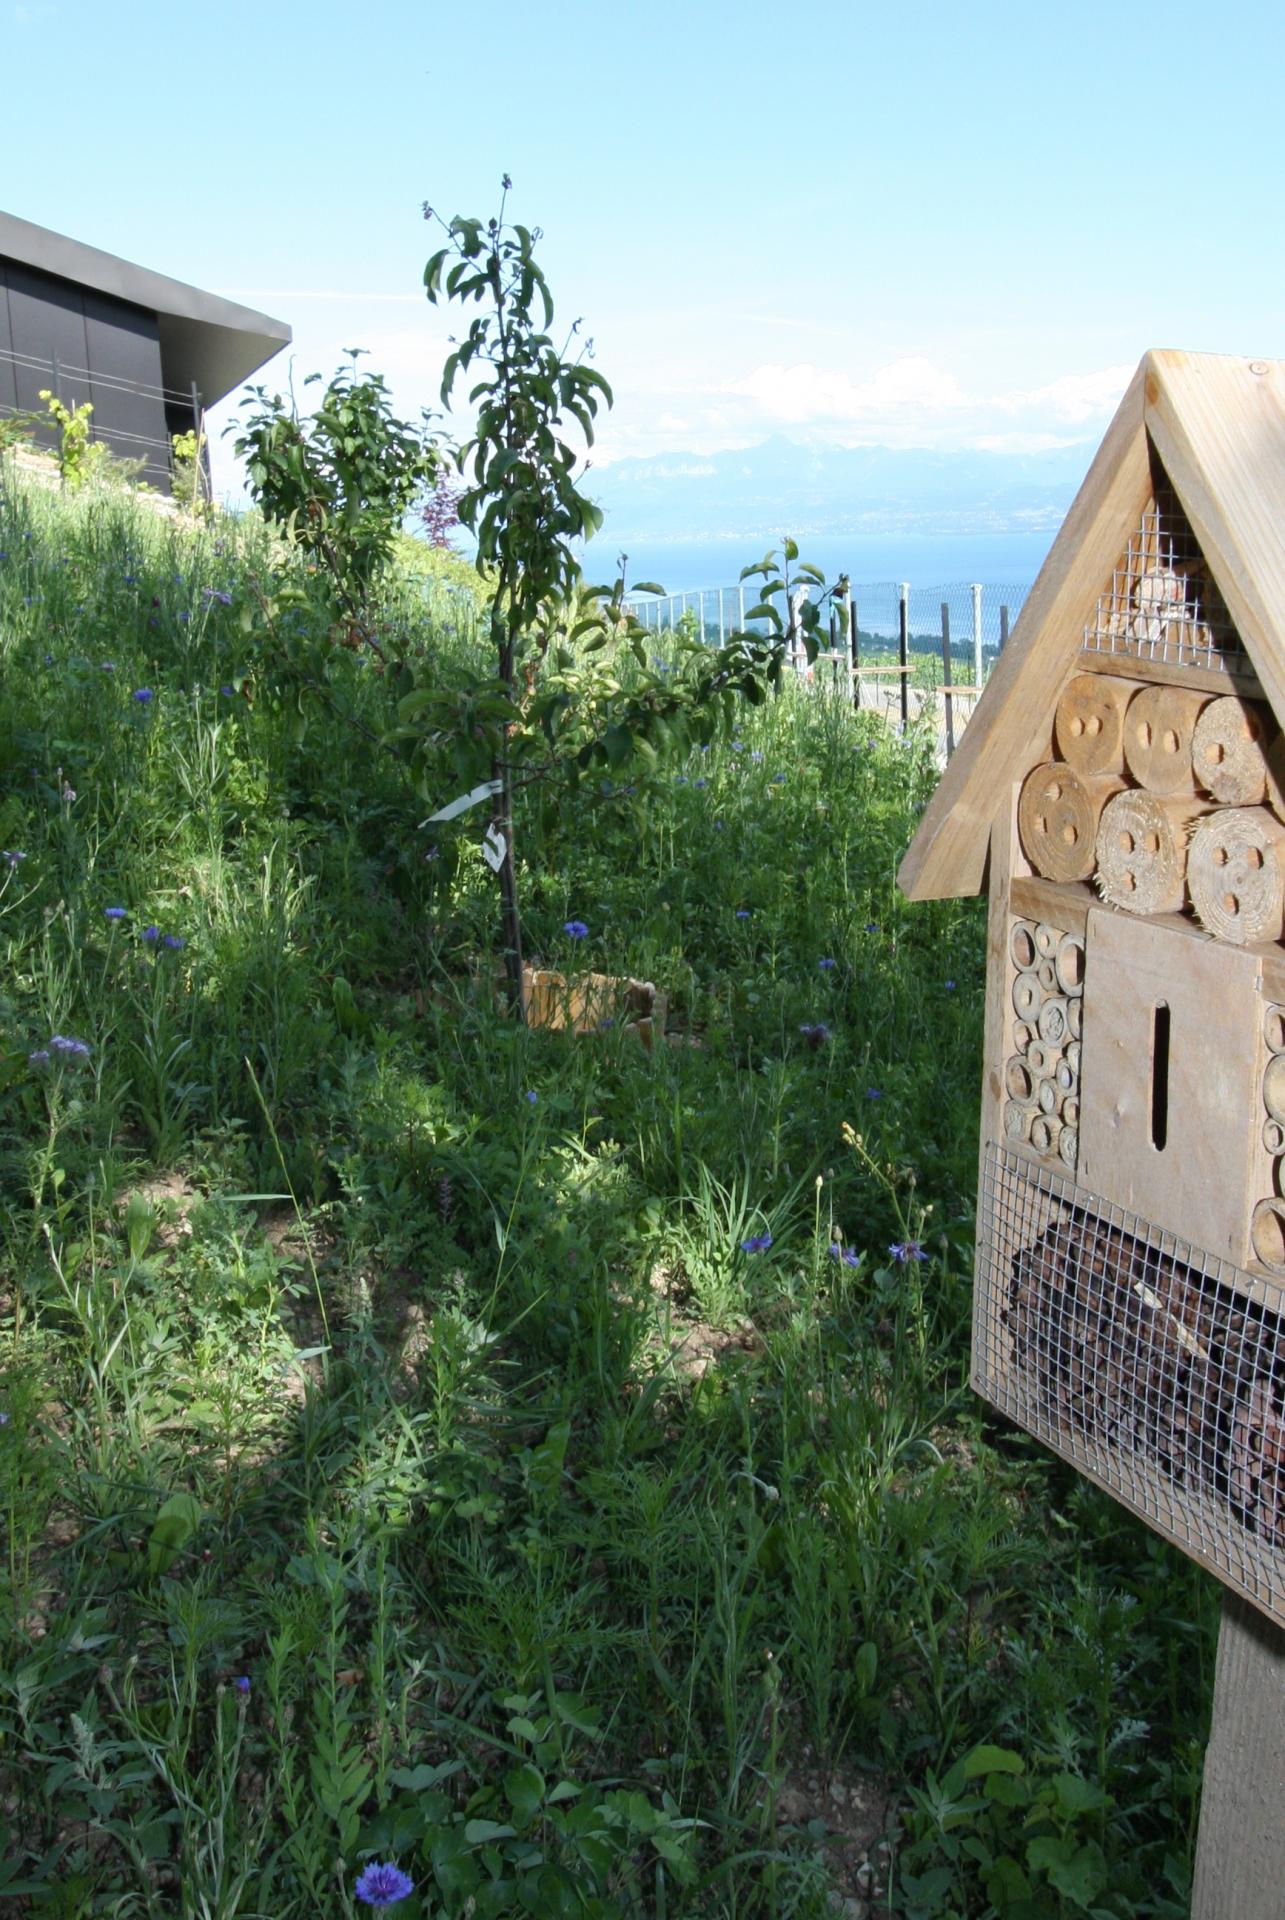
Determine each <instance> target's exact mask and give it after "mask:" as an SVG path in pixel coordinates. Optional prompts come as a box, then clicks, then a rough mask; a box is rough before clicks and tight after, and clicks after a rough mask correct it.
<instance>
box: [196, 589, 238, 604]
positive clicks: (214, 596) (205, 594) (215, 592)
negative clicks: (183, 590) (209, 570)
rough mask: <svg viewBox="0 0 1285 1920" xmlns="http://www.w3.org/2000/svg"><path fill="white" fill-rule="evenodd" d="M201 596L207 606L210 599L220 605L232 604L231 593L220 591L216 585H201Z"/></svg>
mask: <svg viewBox="0 0 1285 1920" xmlns="http://www.w3.org/2000/svg"><path fill="white" fill-rule="evenodd" d="M201 598H202V599H203V600H204V601H205V602H206V604H207V606H208V604H209V603H210V601H212V600H217V601H218V603H219V605H220V606H221V607H230V606H231V605H232V595H231V594H230V593H224V592H222V591H221V589H220V588H218V587H202V588H201Z"/></svg>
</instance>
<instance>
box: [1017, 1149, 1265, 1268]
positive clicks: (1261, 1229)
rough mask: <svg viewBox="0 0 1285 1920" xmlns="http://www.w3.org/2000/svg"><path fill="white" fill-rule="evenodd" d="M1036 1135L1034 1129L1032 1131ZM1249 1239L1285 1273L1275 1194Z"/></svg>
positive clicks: (1260, 1208)
mask: <svg viewBox="0 0 1285 1920" xmlns="http://www.w3.org/2000/svg"><path fill="white" fill-rule="evenodd" d="M1031 1131H1032V1133H1034V1128H1032V1129H1031ZM1249 1237H1250V1239H1251V1241H1252V1242H1253V1247H1254V1256H1255V1258H1256V1259H1257V1260H1259V1261H1261V1263H1262V1265H1263V1266H1265V1267H1270V1269H1271V1271H1272V1272H1273V1273H1285V1200H1281V1199H1278V1198H1277V1196H1276V1195H1275V1194H1273V1195H1271V1196H1270V1197H1269V1198H1268V1199H1266V1200H1260V1201H1259V1203H1258V1205H1257V1206H1256V1207H1255V1208H1254V1214H1253V1219H1252V1221H1251V1223H1250V1229H1249Z"/></svg>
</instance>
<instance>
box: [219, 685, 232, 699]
mask: <svg viewBox="0 0 1285 1920" xmlns="http://www.w3.org/2000/svg"><path fill="white" fill-rule="evenodd" d="M219 692H220V693H221V694H222V695H223V698H224V699H225V700H230V699H231V698H232V695H233V694H234V693H235V692H236V688H235V687H220V688H219Z"/></svg>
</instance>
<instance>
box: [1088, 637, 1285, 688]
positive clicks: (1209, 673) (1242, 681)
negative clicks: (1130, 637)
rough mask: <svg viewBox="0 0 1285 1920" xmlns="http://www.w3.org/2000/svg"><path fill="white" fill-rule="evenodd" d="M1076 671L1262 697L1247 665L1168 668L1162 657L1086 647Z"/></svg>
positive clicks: (1149, 683)
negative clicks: (1238, 667) (1144, 657)
mask: <svg viewBox="0 0 1285 1920" xmlns="http://www.w3.org/2000/svg"><path fill="white" fill-rule="evenodd" d="M1075 668H1076V672H1077V673H1109V674H1112V675H1115V676H1117V677H1118V678H1119V679H1121V680H1136V681H1138V682H1139V683H1140V684H1141V683H1144V682H1145V683H1146V684H1147V685H1155V684H1156V683H1157V682H1159V683H1160V684H1161V685H1163V686H1166V687H1194V688H1195V689H1196V691H1197V692H1199V693H1213V694H1225V693H1239V694H1243V695H1244V696H1245V698H1246V699H1249V700H1261V699H1262V697H1263V690H1262V688H1261V687H1260V686H1259V684H1258V676H1257V675H1256V674H1255V673H1253V672H1252V671H1251V670H1249V669H1248V668H1247V669H1245V670H1244V671H1241V672H1237V671H1236V670H1235V669H1234V668H1228V669H1226V670H1223V669H1220V668H1217V667H1171V666H1169V665H1167V664H1166V662H1165V661H1163V660H1140V659H1138V658H1137V657H1136V656H1135V655H1134V654H1131V653H1100V652H1098V651H1097V649H1096V648H1093V647H1086V648H1085V649H1084V651H1083V652H1082V653H1081V655H1080V657H1079V659H1078V660H1077V661H1076V663H1075Z"/></svg>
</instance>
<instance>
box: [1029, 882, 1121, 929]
mask: <svg viewBox="0 0 1285 1920" xmlns="http://www.w3.org/2000/svg"><path fill="white" fill-rule="evenodd" d="M1011 897H1012V904H1013V912H1014V913H1015V914H1017V916H1018V918H1019V919H1022V920H1047V921H1048V922H1049V924H1050V925H1051V926H1054V927H1062V928H1064V929H1065V931H1066V932H1067V933H1078V934H1080V935H1083V933H1084V929H1085V927H1086V926H1087V925H1088V919H1089V909H1090V907H1100V906H1101V905H1102V902H1101V900H1100V899H1099V898H1098V895H1097V893H1096V891H1095V889H1094V888H1092V887H1090V886H1087V885H1086V884H1085V882H1084V881H1082V880H1079V881H1057V880H1042V879H1040V877H1039V875H1038V874H1031V876H1030V877H1029V879H1023V878H1021V877H1020V876H1018V877H1015V878H1014V881H1013V888H1012V896H1011Z"/></svg>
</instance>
